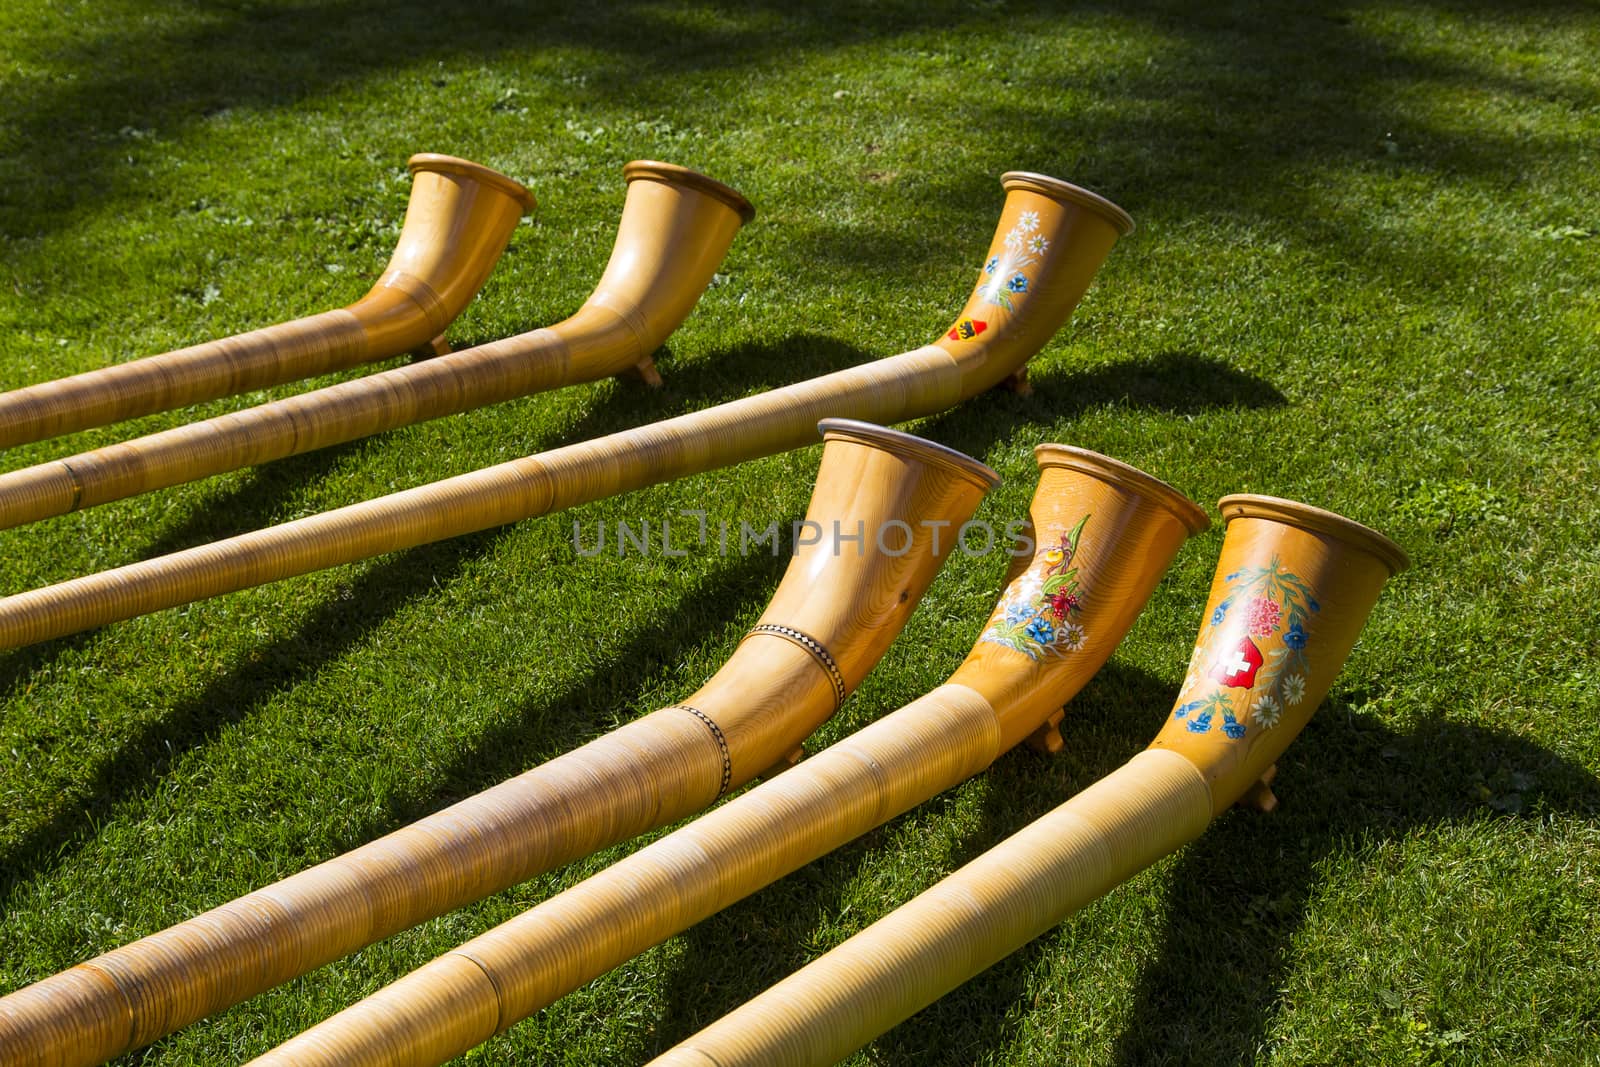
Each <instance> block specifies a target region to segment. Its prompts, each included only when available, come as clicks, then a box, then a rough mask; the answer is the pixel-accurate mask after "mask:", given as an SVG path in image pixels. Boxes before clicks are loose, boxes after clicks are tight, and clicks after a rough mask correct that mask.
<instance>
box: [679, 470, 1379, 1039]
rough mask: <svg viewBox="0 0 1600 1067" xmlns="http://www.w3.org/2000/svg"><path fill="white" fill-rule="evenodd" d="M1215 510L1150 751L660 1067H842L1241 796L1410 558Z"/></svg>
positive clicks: (1282, 514) (1334, 530) (1278, 512)
mask: <svg viewBox="0 0 1600 1067" xmlns="http://www.w3.org/2000/svg"><path fill="white" fill-rule="evenodd" d="M1222 511H1223V515H1224V516H1225V517H1226V518H1227V519H1228V520H1229V521H1228V531H1227V536H1226V538H1225V540H1224V543H1223V546H1222V560H1221V562H1220V563H1219V565H1218V567H1217V576H1216V580H1215V581H1214V582H1213V584H1212V587H1211V599H1210V603H1209V604H1208V605H1207V608H1206V612H1207V614H1206V620H1207V621H1206V623H1205V624H1204V626H1203V627H1202V629H1201V633H1200V640H1199V641H1198V642H1197V644H1196V646H1195V656H1194V660H1193V662H1192V665H1191V667H1190V669H1189V674H1188V677H1187V679H1186V680H1185V682H1184V686H1183V690H1182V692H1181V693H1180V695H1179V697H1178V702H1177V706H1176V707H1175V708H1174V710H1173V712H1172V717H1171V718H1170V719H1169V720H1168V722H1167V725H1166V727H1165V728H1164V729H1163V730H1162V731H1161V734H1160V736H1158V737H1157V738H1156V741H1155V743H1154V744H1152V745H1151V746H1150V748H1149V749H1147V750H1146V751H1144V752H1142V753H1140V754H1139V755H1137V756H1135V757H1134V758H1133V759H1132V760H1131V761H1129V762H1128V763H1127V764H1126V765H1124V766H1123V767H1122V768H1120V769H1119V770H1117V771H1115V772H1113V773H1112V774H1110V775H1109V776H1107V777H1105V778H1102V779H1101V780H1100V781H1098V782H1096V783H1095V784H1094V785H1092V786H1090V787H1089V788H1088V789H1086V790H1084V791H1083V792H1082V793H1080V794H1078V795H1077V796H1076V797H1074V798H1072V799H1071V800H1069V801H1068V802H1067V803H1065V804H1063V805H1062V806H1061V807H1059V808H1057V809H1056V810H1055V811H1053V812H1051V813H1050V814H1048V815H1046V816H1044V817H1043V818H1042V819H1039V820H1038V821H1036V822H1034V823H1031V824H1030V825H1029V826H1027V827H1026V828H1024V829H1023V830H1022V831H1021V832H1019V833H1017V834H1015V835H1013V836H1012V837H1010V838H1008V839H1006V840H1005V841H1004V842H1002V843H1001V844H999V845H997V846H996V847H995V848H993V849H990V850H989V851H988V852H986V853H984V854H983V855H982V856H980V857H979V858H978V859H976V860H974V861H973V862H971V863H969V864H967V865H966V866H965V867H962V868H961V869H960V870H958V871H957V872H956V873H955V874H952V875H951V876H950V877H948V878H946V879H945V880H944V881H942V882H940V883H939V884H938V885H936V886H934V887H933V888H932V889H930V890H928V891H927V892H925V893H923V894H921V895H920V896H918V897H916V898H914V899H913V900H912V901H911V902H910V903H908V904H906V905H904V906H903V907H901V908H899V909H897V910H896V911H894V912H891V913H890V914H889V915H888V916H886V917H885V918H883V919H882V920H880V921H879V922H877V923H875V924H873V925H872V926H870V927H868V928H867V929H866V930H864V931H862V932H861V933H859V934H857V935H856V936H855V937H852V938H851V939H850V940H848V941H846V942H845V943H844V944H842V945H840V946H839V947H838V948H836V949H834V950H833V951H832V952H829V953H827V954H825V955H824V956H822V957H821V958H819V959H818V960H816V961H815V962H813V963H812V964H810V965H809V966H807V967H805V968H802V969H801V970H800V971H798V972H796V973H795V974H793V975H791V976H790V977H789V978H787V979H785V980H784V981H782V982H779V983H778V984H777V985H775V986H773V987H772V988H771V989H769V990H767V991H766V992H765V993H762V994H761V995H760V996H758V997H756V998H755V999H754V1000H751V1001H749V1002H748V1003H746V1004H745V1005H744V1006H743V1007H741V1008H738V1009H737V1010H735V1011H734V1012H732V1013H731V1014H729V1015H726V1016H724V1017H723V1018H722V1019H720V1020H718V1021H717V1022H716V1023H713V1024H712V1025H711V1026H709V1027H707V1028H706V1029H705V1030H702V1031H701V1032H700V1033H698V1034H696V1035H694V1036H693V1037H691V1038H689V1039H688V1040H687V1041H685V1042H683V1043H682V1044H680V1045H679V1046H677V1047H676V1048H674V1049H672V1050H670V1051H669V1052H667V1053H666V1054H665V1055H663V1056H661V1057H660V1058H659V1059H657V1060H655V1061H653V1062H655V1063H657V1064H663V1065H665V1064H671V1065H674V1067H689V1065H694V1067H711V1065H713V1064H715V1065H717V1067H744V1065H755V1064H762V1065H770V1064H779V1063H781V1064H785V1065H801V1064H825V1063H834V1062H837V1061H838V1060H840V1059H842V1058H844V1057H845V1056H846V1055H848V1054H849V1053H850V1052H851V1051H852V1050H853V1049H856V1048H859V1047H860V1046H861V1045H863V1044H865V1043H866V1042H867V1041H869V1040H871V1039H872V1038H873V1037H874V1036H876V1035H878V1034H880V1033H882V1032H883V1031H885V1030H887V1029H889V1028H890V1027H892V1026H894V1025H895V1024H896V1023H898V1022H900V1021H901V1020H902V1019H905V1018H907V1017H908V1016H910V1015H911V1014H912V1013H914V1012H916V1011H918V1010H919V1009H921V1008H923V1007H924V1006H926V1005H928V1004H930V1003H932V1002H933V1001H934V1000H936V999H938V998H939V997H940V996H942V995H944V994H945V993H946V992H948V991H949V990H951V989H953V988H955V987H956V986H957V985H960V984H961V983H962V982H964V981H966V980H967V979H968V978H970V977H972V976H973V975H975V974H977V973H978V972H980V971H982V970H984V969H985V968H987V967H989V966H991V965H992V964H994V963H996V962H998V961H999V960H1000V959H1002V958H1004V957H1005V956H1006V955H1008V954H1010V953H1011V952H1013V951H1015V950H1016V949H1018V948H1021V947H1022V946H1023V945H1024V944H1026V943H1027V942H1029V941H1031V940H1032V939H1033V938H1035V937H1037V936H1039V935H1040V934H1042V933H1044V932H1045V931H1046V930H1048V929H1049V928H1050V927H1052V926H1054V925H1055V924H1056V923H1059V922H1060V921H1062V920H1063V919H1064V918H1066V917H1067V916H1068V915H1069V914H1071V913H1072V912H1073V911H1075V910H1077V909H1078V908H1080V907H1082V906H1083V905H1085V904H1087V903H1089V902H1090V901H1092V900H1094V899H1095V898H1097V897H1099V896H1101V895H1103V894H1105V893H1107V892H1109V891H1110V890H1111V889H1112V888H1114V887H1115V886H1117V885H1119V884H1120V883H1121V882H1123V881H1125V880H1126V879H1128V878H1129V877H1131V876H1132V875H1134V874H1135V873H1137V872H1138V871H1140V870H1142V869H1144V868H1145V867H1147V866H1148V865H1150V864H1151V863H1154V862H1155V861H1156V860H1158V859H1160V858H1161V857H1162V856H1165V855H1166V854H1167V853H1169V852H1171V851H1173V850H1174V849H1177V848H1178V847H1180V846H1182V845H1183V844H1186V843H1187V842H1189V841H1192V840H1193V839H1194V838H1196V837H1198V836H1200V834H1201V833H1202V832H1203V831H1204V830H1205V828H1206V826H1207V825H1208V824H1209V823H1210V822H1211V819H1212V817H1213V815H1214V814H1216V813H1217V812H1220V811H1222V810H1223V809H1225V808H1226V807H1228V806H1229V805H1230V804H1233V803H1234V802H1236V801H1238V800H1241V799H1246V798H1247V796H1248V794H1250V793H1251V792H1252V791H1253V790H1254V789H1256V785H1255V783H1257V782H1259V779H1260V776H1261V775H1262V773H1263V772H1264V771H1265V770H1266V769H1267V768H1268V767H1270V766H1271V765H1272V762H1273V761H1274V760H1276V759H1277V758H1278V756H1279V755H1280V754H1281V753H1282V752H1283V750H1284V749H1285V748H1286V747H1287V746H1288V744H1289V742H1290V741H1292V740H1293V739H1294V737H1295V736H1296V734H1298V733H1299V731H1300V729H1301V728H1302V727H1303V726H1304V725H1305V723H1306V721H1307V720H1308V719H1309V718H1310V717H1311V713H1312V712H1313V711H1314V710H1315V709H1316V707H1317V705H1318V704H1319V703H1320V702H1321V700H1322V698H1323V696H1324V695H1325V694H1326V692H1327V689H1328V686H1329V685H1330V684H1331V683H1332V681H1333V678H1334V676H1335V675H1336V674H1338V672H1339V669H1340V668H1341V667H1342V666H1343V665H1344V661H1345V658H1346V657H1347V656H1348V655H1349V653H1350V648H1351V646H1352V645H1353V644H1354V643H1355V639H1356V636H1357V634H1358V633H1359V632H1360V630H1361V627H1362V625H1363V624H1364V623H1365V621H1366V618H1367V615H1368V614H1369V613H1370V612H1371V611H1372V607H1373V605H1374V604H1375V603H1376V602H1377V599H1378V593H1379V591H1380V589H1381V588H1382V586H1383V583H1384V582H1385V581H1386V580H1387V579H1388V578H1389V577H1390V575H1391V574H1393V573H1395V572H1396V571H1398V570H1399V569H1400V568H1401V567H1404V566H1405V562H1406V558H1405V553H1404V552H1402V551H1401V550H1400V548H1399V547H1398V546H1397V545H1395V544H1394V543H1393V542H1392V541H1390V540H1388V539H1387V538H1385V537H1383V536H1382V535H1381V534H1378V533H1375V532H1374V531H1372V530H1369V529H1367V528H1366V527H1364V526H1360V525H1358V524H1357V523H1354V522H1351V521H1350V520H1348V519H1345V518H1342V517H1340V516H1338V515H1334V514H1332V513H1331V512H1326V511H1322V510H1320V509H1317V508H1311V507H1307V506H1306V505H1303V504H1295V503H1292V502H1289V501H1284V500H1276V499H1274V498H1271V497H1254V496H1234V497H1226V498H1224V499H1223V501H1222Z"/></svg>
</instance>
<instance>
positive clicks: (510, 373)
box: [0, 156, 755, 529]
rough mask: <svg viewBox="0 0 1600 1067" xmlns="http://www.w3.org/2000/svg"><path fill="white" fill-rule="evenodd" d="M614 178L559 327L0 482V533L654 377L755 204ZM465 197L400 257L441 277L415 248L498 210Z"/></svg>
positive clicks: (427, 215) (457, 193)
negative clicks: (434, 424) (515, 402)
mask: <svg viewBox="0 0 1600 1067" xmlns="http://www.w3.org/2000/svg"><path fill="white" fill-rule="evenodd" d="M419 158H421V157H419ZM434 158H436V159H438V160H444V161H445V162H448V163H450V164H451V165H455V166H461V165H462V164H460V162H459V161H450V160H448V158H447V157H443V156H441V157H434ZM434 165H435V166H441V167H442V166H445V163H444V162H441V163H436V164H434ZM423 173H424V174H427V173H430V172H423ZM445 173H448V172H445ZM491 173H492V172H491ZM623 175H624V177H625V178H626V179H627V181H628V196H627V201H626V202H625V203H624V204H623V208H622V222H621V225H620V227H619V229H618V231H617V239H616V243H615V245H614V246H613V247H612V250H611V260H610V262H609V263H608V264H607V266H606V271H605V274H604V276H603V277H602V278H601V281H600V285H599V288H597V289H596V290H595V292H594V294H593V295H592V296H590V297H589V299H588V300H587V301H585V303H584V305H583V307H582V308H580V309H579V310H578V312H577V313H576V314H575V315H573V316H572V317H571V318H569V319H567V320H565V321H564V322H559V323H557V324H556V325H554V326H550V327H546V328H544V329H540V330H533V331H530V332H528V333H524V334H520V335H518V336H516V337H508V338H506V339H504V340H501V341H495V342H493V343H491V344H486V345H480V346H479V347H477V348H471V349H467V350H465V351H462V352H453V353H450V354H448V355H442V356H438V357H436V358H434V359H430V360H425V361H423V362H421V363H413V364H410V365H409V366H404V367H395V368H393V369H391V370H386V371H380V372H378V373H376V374H369V375H367V376H365V377H363V378H358V379H356V380H354V381H348V382H341V383H339V384H338V385H332V386H328V387H326V388H323V389H316V390H313V391H311V392H306V393H301V394H300V395H298V396H292V397H287V398H285V399H283V400H278V401H274V402H272V403H268V404H261V405H258V406H257V407H253V408H247V409H245V410H243V411H235V412H230V413H228V414H226V415H219V416H217V417H216V418H211V419H205V420H203V421H200V422H194V423H190V424H188V425H186V426H178V427H175V428H173V429H170V430H164V431H162V432H160V433H154V434H150V435H148V436H145V437H140V438H136V439H134V440H131V441H124V442H121V443H119V444H114V445H109V446H107V447H105V448H98V449H95V450H94V451H91V452H83V453H80V454H78V455H76V456H69V457H67V458H65V459H60V460H51V461H50V462H47V463H40V464H38V465H36V466H33V467H27V468H24V469H22V470H17V471H11V472H9V473H6V474H0V529H3V528H6V527H10V526H18V525H21V524H23V523H28V522H35V521H37V520H39V519H43V518H48V517H49V516H52V515H63V514H66V513H67V512H69V511H76V510H79V509H81V508H87V507H93V506H94V505H96V504H104V503H107V502H109V501H112V500H120V499H122V498H124V497H128V496H132V495H134V494H137V493H146V492H150V491H152V490H155V489H162V488H165V487H167V486H172V485H178V484H181V483H183V482H189V481H194V480H196V479H199V478H204V477H208V476H210V475H213V474H220V473H222V472H224V471H230V470H236V469H238V468H240V467H247V466H253V465H255V464H258V463H266V462H268V461H269V460H274V459H282V458H283V457H285V456H292V455H300V454H302V453H305V452H311V451H315V450H316V449H319V448H327V447H329V446H331V445H336V444H341V443H343V442H345V441H352V440H355V439H357V438H360V437H366V436H369V435H371V434H375V433H380V432H382V431H384V430H392V429H395V428H396V427H399V426H408V425H411V424H412V423H417V422H425V421H427V420H428V419H435V418H439V417H441V416H444V415H453V414H456V413H458V412H462V411H468V410H471V409H473V408H477V407H482V406H484V405H486V404H496V403H500V402H501V401H505V400H510V399H513V398H514V397H519V396H525V395H527V394H529V393H535V392H542V391H544V390H547V389H555V388H558V387H560V386H564V385H570V384H573V383H576V382H586V381H594V380H597V379H599V378H605V377H609V376H611V375H614V374H620V373H622V372H624V371H629V370H637V371H638V372H639V373H640V374H641V375H643V376H644V377H645V378H646V380H651V381H659V378H657V377H656V374H655V369H654V364H653V363H652V362H651V354H652V353H653V352H654V351H655V350H656V348H657V347H658V346H659V345H660V343H661V342H662V341H663V340H664V339H665V338H666V337H667V336H668V335H669V334H671V333H672V331H673V330H675V329H677V328H678V327H679V326H680V325H681V324H682V323H683V320H684V318H685V317H687V315H688V314H689V312H690V311H691V310H692V309H693V308H694V305H695V301H697V300H698V299H699V297H700V294H701V293H703V292H704V291H705V289H706V286H708V285H710V284H711V279H712V276H713V275H714V274H715V272H716V269H717V266H718V265H719V264H720V263H721V262H722V258H723V257H724V256H725V255H727V253H728V247H729V246H730V245H731V244H732V243H733V238H734V236H735V235H736V234H737V233H738V231H739V227H740V225H741V223H742V222H743V221H744V220H747V219H749V218H751V217H752V216H753V215H754V213H755V209H754V208H752V207H751V206H750V203H749V201H747V200H745V198H744V197H742V196H740V195H739V193H738V192H736V191H735V190H733V189H730V188H729V187H728V186H726V185H723V184H722V183H721V182H717V181H713V180H711V179H710V178H707V177H706V176H705V175H703V174H699V173H696V172H695V171H692V170H689V169H687V168H685V167H676V166H673V165H672V164H670V163H653V162H642V161H641V162H635V163H630V164H628V165H627V166H626V167H625V168H623ZM419 180H420V179H419ZM445 193H450V194H451V196H450V197H445ZM440 196H441V197H445V199H449V200H451V202H458V201H462V200H463V198H464V197H465V194H464V193H463V192H462V190H461V188H460V187H459V186H456V185H451V184H445V185H444V186H442V191H441V192H440ZM452 198H453V199H452ZM469 199H471V202H472V203H475V204H476V205H477V207H476V208H469V207H468V206H463V207H461V208H460V209H458V210H456V211H455V212H453V213H452V212H448V211H445V210H442V209H441V210H438V211H423V210H421V209H417V210H416V214H417V215H418V216H419V218H420V219H422V220H425V221H418V222H416V223H415V225H411V224H409V223H408V229H407V230H406V232H405V234H402V237H401V246H402V248H413V249H416V251H415V252H413V253H411V254H408V255H406V256H399V255H397V256H396V262H397V263H402V262H403V263H405V264H406V265H407V266H409V267H412V268H414V269H416V270H429V271H431V273H432V274H438V273H439V272H440V270H441V269H442V265H441V264H439V263H436V262H435V263H430V262H429V261H427V260H426V258H425V257H424V255H423V253H424V251H425V250H430V249H431V250H433V251H434V252H435V253H437V251H438V248H439V247H446V246H448V241H449V238H448V237H441V236H439V235H437V234H434V233H433V232H432V227H433V226H435V225H440V224H442V223H443V222H444V221H445V220H446V219H448V218H454V219H455V220H456V224H457V226H458V228H460V229H462V230H463V231H464V232H466V233H479V234H486V233H487V232H488V231H487V229H486V226H485V224H484V223H482V222H480V221H478V220H477V219H476V217H475V215H474V214H473V211H477V212H478V213H482V212H485V211H488V210H489V209H490V208H491V207H493V205H494V202H493V201H489V200H485V199H484V198H481V197H478V198H475V199H474V198H469ZM419 202H420V201H419V200H417V199H415V198H414V199H413V201H412V204H413V208H416V207H417V204H418V203H419ZM407 235H409V237H408V236H407ZM463 239H465V238H463ZM434 258H435V259H437V258H438V256H437V254H436V255H435V257H434ZM479 258H481V257H479ZM492 263H493V259H492V258H490V259H489V260H488V261H487V262H485V264H484V268H483V269H484V271H487V270H488V266H489V265H491V264H492ZM391 276H392V277H391ZM385 277H386V278H390V280H391V282H392V284H390V285H388V286H387V287H386V286H385V285H382V284H380V286H379V287H378V288H377V289H374V290H373V292H374V293H377V292H380V291H382V292H383V293H385V294H387V295H385V296H384V297H383V298H382V299H383V300H387V301H389V302H390V306H391V311H392V312H393V313H394V314H400V313H401V312H402V311H403V310H404V308H405V307H406V306H407V304H406V301H407V300H409V298H407V297H404V294H405V293H407V292H412V291H421V290H418V284H420V283H416V282H415V275H412V274H410V273H406V272H402V271H400V270H399V269H398V267H395V268H391V270H390V273H389V275H385ZM462 284H464V283H462ZM423 288H424V289H427V288H429V287H427V286H423ZM396 309H398V310H396ZM396 321H398V320H396Z"/></svg>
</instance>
